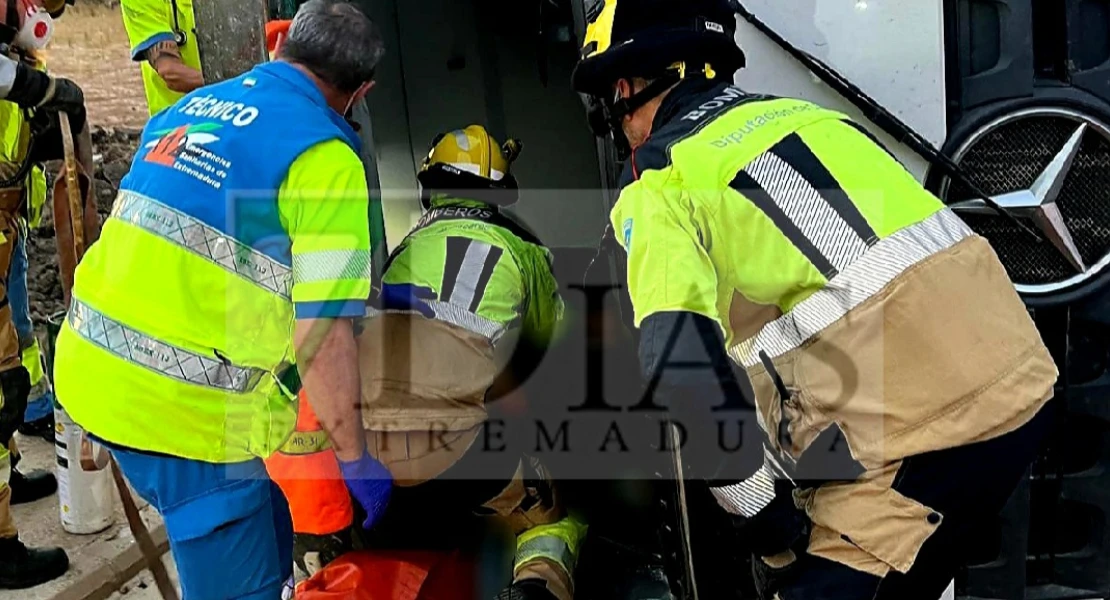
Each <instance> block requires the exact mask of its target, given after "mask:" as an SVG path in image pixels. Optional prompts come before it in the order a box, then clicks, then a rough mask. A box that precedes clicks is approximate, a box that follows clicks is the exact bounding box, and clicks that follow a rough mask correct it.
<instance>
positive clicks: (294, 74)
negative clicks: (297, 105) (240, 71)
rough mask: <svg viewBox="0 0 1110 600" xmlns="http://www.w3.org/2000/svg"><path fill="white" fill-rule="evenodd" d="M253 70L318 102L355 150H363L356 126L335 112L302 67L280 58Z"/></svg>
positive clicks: (315, 102) (314, 102)
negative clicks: (299, 67) (302, 70)
mask: <svg viewBox="0 0 1110 600" xmlns="http://www.w3.org/2000/svg"><path fill="white" fill-rule="evenodd" d="M253 70H254V71H255V72H258V73H262V74H265V75H269V76H271V77H273V78H275V79H278V80H280V81H281V82H282V83H284V84H286V85H288V86H289V87H291V88H293V89H294V90H295V91H297V92H298V93H300V94H302V95H304V96H305V97H306V98H308V99H309V100H311V101H312V103H313V104H316V105H317V106H319V107H320V109H321V110H323V111H325V114H327V115H328V118H329V119H331V122H332V123H334V124H335V126H336V127H339V128H340V130H342V131H343V137H345V138H346V139H347V142H348V143H349V144H351V146H352V147H353V148H354V149H355V152H356V153H358V152H361V151H362V140H361V138H359V136H358V132H357V131H355V128H354V127H352V126H351V124H350V123H349V122H347V119H345V118H343V115H340V114H339V113H337V112H335V109H333V108H332V107H331V106H329V105H328V101H327V99H326V98H324V92H322V91H320V88H319V87H318V86H317V85H316V83H315V82H314V81H312V80H311V79H309V77H308V75H305V74H304V73H303V72H301V70H300V69H298V68H296V67H294V66H293V65H291V64H289V63H287V62H285V61H281V60H278V61H274V62H268V63H264V64H261V65H258V66H256V67H255V68H254V69H253Z"/></svg>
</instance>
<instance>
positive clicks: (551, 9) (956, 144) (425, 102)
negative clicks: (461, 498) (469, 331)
mask: <svg viewBox="0 0 1110 600" xmlns="http://www.w3.org/2000/svg"><path fill="white" fill-rule="evenodd" d="M356 3H358V4H360V5H361V6H362V7H363V8H364V10H365V11H366V12H367V13H368V14H369V15H370V16H371V17H372V18H373V19H374V20H375V21H376V23H377V24H378V25H379V26H380V27H381V29H382V32H383V34H384V36H385V41H386V45H387V48H388V53H387V55H386V57H385V59H384V62H383V64H382V65H381V66H380V68H379V77H378V79H379V84H378V86H377V87H376V88H375V90H374V92H373V93H372V94H371V95H370V97H369V108H370V110H369V113H370V119H369V122H370V127H369V132H368V133H367V135H366V137H367V139H368V140H369V142H370V144H369V146H370V147H369V148H368V149H367V151H366V154H367V156H368V157H369V160H370V162H371V163H372V164H371V171H372V172H373V173H372V174H373V177H374V178H376V180H377V181H378V182H379V184H380V206H381V207H382V212H383V214H384V224H385V226H384V228H385V231H386V233H387V238H388V239H390V240H394V241H396V240H400V239H401V238H402V237H403V236H404V234H405V232H406V231H407V230H408V228H409V227H410V226H411V225H412V224H413V223H414V222H415V220H416V218H417V217H418V216H419V213H420V204H419V202H418V196H417V194H416V193H415V191H414V190H416V188H417V182H416V172H417V169H418V167H419V165H420V161H421V159H422V157H423V155H424V154H425V153H426V152H427V144H428V143H429V142H430V141H431V140H432V139H433V137H434V136H435V135H436V134H437V133H440V132H442V131H445V130H450V129H454V128H458V127H462V126H465V125H467V124H470V123H480V124H483V125H485V126H486V127H487V128H488V129H489V130H490V132H491V133H492V134H493V135H494V136H495V137H497V138H499V139H504V138H506V137H509V136H512V137H517V138H520V139H521V140H523V141H524V144H525V146H526V149H525V151H524V154H523V155H522V159H521V160H520V161H519V162H518V163H517V166H516V170H515V172H516V176H517V178H518V179H519V180H520V181H521V185H522V190H521V201H520V203H519V204H518V205H517V207H516V208H515V213H516V214H517V216H518V217H519V218H520V219H521V220H522V221H524V222H525V223H527V224H528V225H529V226H530V227H532V228H533V229H534V230H535V231H536V233H537V234H538V235H539V237H540V238H541V239H543V240H544V241H545V242H546V243H547V244H548V245H549V246H551V247H552V248H553V250H554V253H555V256H556V259H555V268H556V271H557V275H558V276H559V278H560V279H561V282H562V285H563V292H564V295H565V298H566V300H567V303H568V315H569V323H568V329H567V334H566V335H565V336H564V338H563V339H562V340H561V342H560V344H559V345H558V346H557V347H555V348H554V349H552V351H551V353H550V355H549V356H548V358H547V360H545V361H544V363H543V364H542V365H541V367H540V368H539V371H538V372H537V373H535V374H534V375H533V376H532V378H531V380H530V381H529V382H528V384H527V385H526V386H525V394H526V395H527V396H528V399H529V404H530V406H531V407H533V409H535V410H537V412H538V415H539V416H538V417H537V419H536V423H537V425H536V427H535V430H534V431H531V432H528V433H527V434H525V435H524V437H525V438H527V439H528V440H531V441H533V442H535V448H534V450H533V451H534V452H536V453H539V454H542V455H543V460H544V461H545V463H547V464H549V465H551V469H552V470H553V471H554V472H555V474H556V476H558V477H560V478H563V479H567V480H571V481H572V482H573V483H572V485H570V486H569V489H568V495H569V496H570V498H571V501H572V502H573V503H574V504H575V505H577V506H578V507H580V509H581V510H583V512H585V513H586V514H587V515H588V518H589V521H590V523H591V528H590V535H589V539H588V542H587V544H586V547H585V548H584V550H583V553H582V556H581V557H580V561H579V574H578V579H579V584H578V585H579V589H578V593H577V597H580V598H599V599H600V598H629V599H633V598H635V599H640V600H643V599H646V598H659V599H667V598H677V599H682V600H687V599H693V598H703V599H705V598H708V599H713V600H718V599H728V598H751V597H754V594H753V590H752V587H751V584H750V582H748V581H747V579H748V578H747V576H746V573H747V569H746V568H745V567H744V566H743V565H744V563H745V562H746V561H747V560H748V559H747V556H746V552H745V551H744V544H743V540H738V539H735V536H732V535H731V534H730V533H729V531H730V528H728V527H727V526H725V524H723V523H721V522H720V520H719V519H721V518H723V517H722V516H719V515H720V511H718V510H716V507H715V506H714V500H713V499H712V497H711V496H710V495H709V493H708V490H707V489H706V488H705V487H704V485H702V484H699V483H698V482H696V481H683V479H682V477H681V473H682V469H681V467H679V468H676V467H675V459H676V455H675V453H673V452H668V451H665V450H667V449H668V448H669V447H670V446H669V445H668V442H669V441H672V439H671V434H670V433H669V432H666V431H661V432H660V439H658V440H655V442H656V446H657V447H659V448H661V449H663V450H664V451H661V452H658V453H656V454H655V455H654V457H653V458H652V459H651V460H644V457H642V456H635V457H630V456H625V455H624V454H623V453H622V452H621V448H622V447H623V446H624V444H625V440H623V439H622V438H621V435H622V434H621V432H620V430H619V426H617V425H615V424H619V422H620V419H619V418H617V417H616V415H626V414H627V413H629V412H630V411H632V409H634V408H635V407H636V405H637V403H638V402H640V397H639V390H638V389H634V386H631V385H629V382H633V381H636V380H637V366H636V356H635V344H634V342H633V336H634V335H635V334H634V332H633V331H631V330H630V329H629V328H628V327H627V326H625V322H626V321H627V320H628V319H630V318H631V315H630V312H629V307H628V305H627V303H626V302H625V301H624V300H623V299H622V294H621V292H620V290H621V288H622V283H621V282H622V280H623V274H622V273H621V272H620V271H621V261H620V260H619V259H616V258H614V257H611V256H609V254H608V251H607V250H608V247H607V246H606V245H604V244H603V245H602V246H601V247H600V248H599V245H598V244H599V239H601V238H602V236H603V233H604V231H605V228H606V221H607V219H606V215H607V212H608V210H609V208H610V207H611V206H612V203H613V202H614V201H615V198H616V192H617V190H616V189H615V187H614V186H615V182H616V179H617V176H618V174H619V172H620V164H618V162H617V160H616V152H615V149H614V148H613V145H612V144H611V143H610V142H608V141H602V142H599V141H598V140H596V139H595V138H594V137H593V136H592V134H591V133H590V131H589V128H588V126H587V123H586V119H585V112H584V110H583V105H582V102H581V98H579V97H578V96H577V95H576V94H575V93H574V92H573V91H572V90H571V88H570V75H571V71H572V69H573V67H574V65H575V62H576V60H577V57H578V48H579V45H580V40H581V39H582V37H583V32H584V31H585V20H586V19H585V15H586V14H587V12H588V10H589V6H588V5H589V4H591V2H590V0H356ZM295 4H296V3H295V2H288V1H285V0H271V6H270V9H271V13H272V14H271V16H288V14H284V15H283V14H280V13H281V12H282V11H286V12H288V11H289V10H291V8H292V7H293V6H295ZM737 9H738V14H737V20H738V33H737V42H738V43H739V44H740V45H741V46H742V47H743V48H744V50H745V52H746V53H747V57H748V67H747V68H745V69H744V70H742V71H741V72H739V73H738V74H737V75H736V83H737V84H738V85H739V86H740V87H742V88H744V89H745V90H750V91H757V92H761V93H769V94H774V95H782V96H793V97H801V98H805V99H809V100H812V101H815V102H817V103H819V104H823V105H826V106H829V107H831V108H837V109H839V110H843V111H845V112H847V113H849V114H851V115H852V116H853V117H855V118H856V119H857V120H858V121H859V122H860V123H862V124H864V125H866V126H867V127H868V128H869V129H870V130H871V131H872V132H873V133H874V134H875V135H876V136H877V137H878V138H879V139H880V140H881V141H882V142H883V143H884V145H886V146H887V147H888V148H890V149H891V150H892V152H893V153H894V154H895V155H896V156H897V157H898V158H899V159H900V160H901V161H902V163H903V164H904V165H905V166H906V168H907V169H908V170H910V171H911V172H912V173H913V174H914V175H915V176H917V177H918V178H919V179H920V180H921V181H923V182H925V183H926V185H927V187H929V189H930V190H931V191H933V192H934V193H935V194H936V195H937V196H938V197H940V198H941V199H942V200H943V201H945V202H946V203H948V204H949V205H951V206H953V208H954V209H956V210H957V212H958V213H959V214H960V215H961V216H962V217H963V218H964V219H965V220H966V221H967V223H968V224H969V225H970V226H971V227H972V228H973V229H974V230H975V231H976V232H978V233H980V234H982V235H983V236H985V237H986V238H987V239H988V240H989V241H990V242H991V243H992V245H993V246H994V247H995V249H996V251H997V253H998V254H999V256H1000V257H1001V259H1002V261H1003V263H1004V264H1005V266H1006V268H1007V270H1008V272H1009V274H1010V276H1011V278H1012V279H1013V281H1014V282H1015V284H1016V286H1017V289H1018V292H1019V293H1020V294H1021V296H1022V297H1023V299H1024V300H1025V301H1026V303H1027V306H1028V308H1029V310H1030V312H1031V314H1032V315H1033V317H1034V320H1035V321H1036V323H1037V325H1038V327H1039V329H1040V331H1041V333H1042V336H1043V337H1044V339H1045V341H1046V343H1047V344H1048V346H1049V347H1050V349H1051V351H1052V352H1053V356H1054V358H1055V360H1056V361H1057V363H1058V366H1059V368H1060V372H1061V377H1060V380H1059V382H1058V388H1057V396H1059V397H1061V398H1063V399H1064V400H1065V401H1064V402H1063V403H1059V404H1060V405H1061V406H1060V408H1061V412H1062V414H1061V415H1060V419H1059V420H1058V426H1057V433H1056V435H1054V436H1053V437H1052V438H1051V440H1050V441H1049V443H1048V444H1047V445H1046V447H1045V448H1044V449H1043V451H1042V453H1041V458H1040V459H1039V460H1038V461H1037V462H1036V463H1035V464H1034V465H1033V467H1032V469H1031V472H1030V473H1029V476H1028V478H1027V479H1026V480H1025V482H1024V483H1023V484H1022V485H1021V486H1020V487H1019V489H1018V490H1017V492H1016V493H1015V494H1014V496H1013V497H1012V498H1011V500H1010V502H1009V504H1008V506H1007V508H1006V509H1005V511H1004V513H1003V514H1002V515H1001V517H1000V519H999V520H998V521H997V522H991V523H983V524H982V532H981V534H980V535H979V536H978V538H977V543H976V544H975V546H974V547H973V548H969V549H968V556H967V560H966V567H965V568H964V569H963V570H962V572H961V573H960V575H959V577H958V579H957V581H956V586H955V588H956V592H957V595H958V596H961V597H967V598H984V599H1006V600H1020V599H1030V600H1031V599H1034V598H1037V599H1045V600H1049V599H1052V600H1064V599H1069V598H1076V599H1078V598H1093V597H1108V596H1110V524H1108V515H1110V469H1108V468H1107V467H1108V466H1110V42H1108V40H1110V2H1107V1H1105V0H1066V1H1063V2H1054V3H1046V2H1034V1H1033V0H921V1H918V2H885V1H883V0H835V1H833V0H830V1H822V2H817V1H816V0H796V1H794V2H779V1H776V0H743V1H742V2H739V3H738V4H737ZM983 196H986V197H987V198H988V199H989V200H991V201H993V203H996V204H997V205H1000V206H1001V207H1002V208H1003V209H1005V210H1007V211H1008V212H1010V213H1011V214H1012V215H1014V216H1016V217H1017V219H1018V220H1019V221H1020V223H1023V224H1024V226H1026V227H1030V228H1033V229H1034V230H1035V231H1038V232H1039V233H1040V235H1039V236H1029V235H1025V234H1024V233H1023V232H1022V230H1021V229H1022V225H1019V224H1017V223H1015V222H1014V220H1012V219H1007V218H1003V217H1001V216H1000V215H999V214H998V213H997V211H996V210H994V209H993V208H992V207H991V206H990V205H989V203H988V202H987V201H984V199H983ZM614 428H615V429H616V430H614ZM529 443H531V442H529ZM677 458H678V462H679V464H681V456H680V455H679V456H678V457H677Z"/></svg>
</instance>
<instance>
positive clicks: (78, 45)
mask: <svg viewBox="0 0 1110 600" xmlns="http://www.w3.org/2000/svg"><path fill="white" fill-rule="evenodd" d="M45 59H46V64H47V68H48V69H49V71H50V73H51V74H53V75H55V76H59V77H67V78H69V79H72V80H73V81H76V82H77V83H78V85H80V86H81V88H82V89H83V90H84V92H85V100H86V105H87V107H88V112H89V122H90V124H91V126H92V137H93V144H94V145H95V148H94V150H93V152H94V155H95V158H96V161H95V162H96V174H95V183H94V186H95V190H96V196H97V204H98V207H99V209H100V213H101V215H102V216H104V215H107V213H108V211H109V209H110V208H111V205H112V199H113V198H114V197H115V191H116V187H117V186H118V185H119V181H120V179H121V178H122V177H123V175H124V174H125V173H126V172H127V169H128V167H129V166H130V162H131V156H132V154H134V151H135V145H136V142H137V141H138V134H139V131H140V129H141V128H142V126H143V124H144V123H145V121H146V116H147V112H146V97H145V95H144V94H143V86H142V78H141V75H140V71H139V65H138V64H137V63H135V62H133V61H132V60H131V55H130V52H129V50H128V41H127V32H126V31H125V30H124V28H123V17H122V15H121V14H120V10H119V7H118V2H114V1H111V0H91V1H87V2H81V3H79V4H77V5H75V6H72V7H70V8H69V9H67V10H66V12H65V15H64V16H62V18H60V19H58V21H57V28H56V30H55V32H54V38H53V41H52V42H51V44H50V46H49V47H48V48H47V50H46V51H45ZM57 171H58V165H57V164H53V165H48V168H47V173H48V176H49V177H53V175H54V174H55V173H57ZM48 189H49V186H48ZM50 204H51V203H50V202H49V201H48V202H47V203H46V214H45V215H44V218H43V222H42V225H41V226H40V227H39V228H38V229H37V230H35V231H33V232H32V233H31V237H30V241H29V245H28V253H29V257H30V270H29V272H28V286H29V293H30V298H31V314H32V317H33V318H34V320H35V322H36V323H39V324H40V325H43V324H44V323H45V322H46V319H47V318H49V317H50V315H52V314H56V313H58V312H61V311H62V310H63V309H64V307H63V306H62V287H61V282H60V280H59V279H58V258H57V247H56V245H55V239H54V222H53V218H52V216H51V214H50V210H49V209H50Z"/></svg>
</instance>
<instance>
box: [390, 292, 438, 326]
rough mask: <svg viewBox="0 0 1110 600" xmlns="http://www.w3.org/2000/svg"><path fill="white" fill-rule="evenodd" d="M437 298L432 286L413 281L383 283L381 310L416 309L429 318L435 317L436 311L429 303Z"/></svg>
mask: <svg viewBox="0 0 1110 600" xmlns="http://www.w3.org/2000/svg"><path fill="white" fill-rule="evenodd" d="M435 299H436V293H435V291H433V290H432V289H431V288H426V287H420V286H416V285H413V284H411V283H386V284H383V285H382V293H381V296H380V298H379V303H380V306H379V308H380V309H381V310H404V311H416V312H419V313H420V314H422V315H424V316H425V317H427V318H429V319H434V318H435V316H436V312H435V309H433V308H432V307H431V305H429V304H428V301H429V300H435Z"/></svg>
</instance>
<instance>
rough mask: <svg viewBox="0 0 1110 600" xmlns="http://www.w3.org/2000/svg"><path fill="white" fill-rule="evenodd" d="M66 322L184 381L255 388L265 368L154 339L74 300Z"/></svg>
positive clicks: (92, 338)
mask: <svg viewBox="0 0 1110 600" xmlns="http://www.w3.org/2000/svg"><path fill="white" fill-rule="evenodd" d="M68 319H69V325H70V327H72V328H73V330H74V331H75V332H76V333H77V334H78V335H80V336H81V337H83V338H85V339H86V340H88V341H90V342H92V343H93V344H96V345H97V346H100V347H101V348H103V349H105V350H107V351H108V352H111V353H112V354H115V355H116V356H118V357H120V358H122V359H123V360H126V361H127V362H130V363H133V364H136V365H139V366H143V367H146V368H148V369H150V370H151V371H154V372H156V373H158V374H160V375H165V376H166V377H172V378H174V379H177V380H179V381H183V382H185V383H192V384H196V385H201V386H204V387H209V388H214V389H218V390H224V391H228V392H238V393H244V392H248V391H250V390H252V389H254V387H255V386H257V385H258V383H259V381H261V380H262V378H263V377H264V376H266V375H267V372H266V371H264V370H262V369H251V368H246V367H237V366H235V365H232V364H230V363H228V362H225V361H222V360H220V359H219V358H218V357H216V356H215V353H213V356H211V357H208V356H202V355H200V354H194V353H193V352H190V351H188V350H184V349H182V348H178V347H176V346H172V345H170V344H167V343H165V342H163V341H160V340H156V339H154V338H152V337H150V336H148V335H145V334H143V333H141V332H139V331H136V330H134V329H131V328H129V327H126V326H124V325H123V324H121V323H118V322H116V321H113V320H112V319H110V318H108V317H106V316H104V315H103V314H101V313H99V312H97V311H96V310H94V309H93V308H92V307H90V306H88V305H87V304H84V303H83V302H80V301H79V300H76V299H75V300H74V301H73V304H72V305H71V306H70V309H69V315H68Z"/></svg>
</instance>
